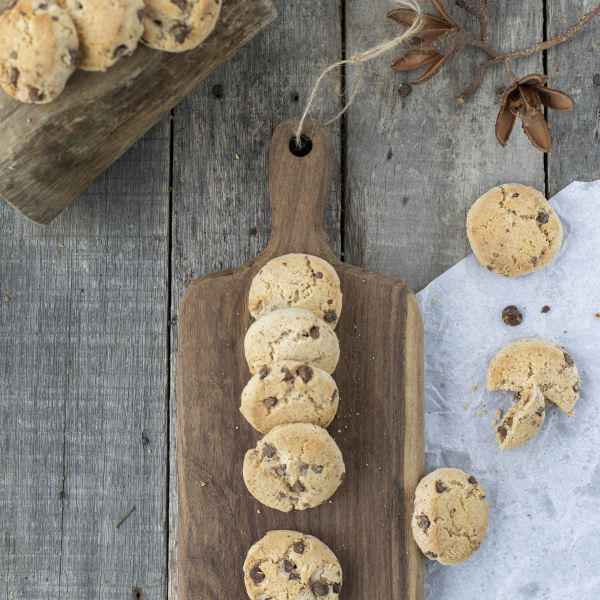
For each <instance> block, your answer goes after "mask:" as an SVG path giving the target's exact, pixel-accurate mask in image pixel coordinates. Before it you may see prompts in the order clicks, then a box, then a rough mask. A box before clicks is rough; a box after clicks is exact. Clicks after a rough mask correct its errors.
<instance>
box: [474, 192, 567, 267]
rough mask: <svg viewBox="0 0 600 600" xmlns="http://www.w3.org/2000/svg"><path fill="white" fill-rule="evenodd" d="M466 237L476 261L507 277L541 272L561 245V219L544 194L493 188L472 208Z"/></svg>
mask: <svg viewBox="0 0 600 600" xmlns="http://www.w3.org/2000/svg"><path fill="white" fill-rule="evenodd" d="M467 235H468V237H469V242H470V244H471V249H472V250H473V253H474V254H475V257H476V258H477V260H478V261H479V262H480V263H481V264H482V265H483V266H484V267H485V268H486V269H488V270H489V271H491V272H492V273H496V274H498V275H505V276H507V277H512V276H514V275H524V274H526V273H531V272H533V271H538V270H539V269H542V268H544V267H545V266H546V265H548V264H550V263H551V262H552V261H553V260H554V257H555V256H556V254H557V253H558V251H559V250H560V247H561V244H562V226H561V223H560V219H559V218H558V215H557V214H556V212H555V211H554V210H553V209H552V207H551V206H550V205H549V204H548V201H547V200H546V198H545V196H544V194H542V193H541V192H538V191H537V190H536V189H534V188H532V187H528V186H526V185H521V184H518V183H507V184H505V185H500V186H498V187H495V188H493V189H491V190H490V191H489V192H487V193H485V194H484V195H483V196H481V198H479V200H477V201H476V202H475V204H473V206H471V209H470V210H469V213H468V214H467Z"/></svg>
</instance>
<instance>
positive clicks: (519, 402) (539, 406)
mask: <svg viewBox="0 0 600 600" xmlns="http://www.w3.org/2000/svg"><path fill="white" fill-rule="evenodd" d="M513 400H514V401H515V404H513V405H512V406H511V407H510V409H509V410H508V411H507V412H506V414H505V415H504V418H503V419H502V421H500V425H498V429H497V432H498V433H497V434H496V441H497V442H498V444H499V445H500V450H508V449H509V448H516V447H517V446H521V445H522V444H524V443H525V442H528V441H529V440H530V439H531V438H532V437H534V436H535V434H536V433H537V432H538V431H539V429H540V427H541V426H542V423H543V422H544V419H545V417H546V403H545V402H544V395H543V394H542V392H540V390H539V389H538V387H537V386H536V385H528V386H527V387H526V388H525V389H524V390H523V392H517V393H516V394H515V395H514V396H513Z"/></svg>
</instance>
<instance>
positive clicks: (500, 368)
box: [487, 338, 580, 413]
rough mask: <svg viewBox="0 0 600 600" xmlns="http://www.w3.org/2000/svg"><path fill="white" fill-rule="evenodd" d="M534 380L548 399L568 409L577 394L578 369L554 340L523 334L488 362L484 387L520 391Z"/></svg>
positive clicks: (575, 400) (568, 410)
mask: <svg viewBox="0 0 600 600" xmlns="http://www.w3.org/2000/svg"><path fill="white" fill-rule="evenodd" d="M528 383H534V384H535V385H536V386H537V387H538V388H539V389H540V390H541V392H542V394H543V396H544V399H545V400H546V402H548V403H552V404H556V406H558V408H560V410H562V411H564V412H566V413H568V412H570V411H572V410H573V407H574V406H575V403H576V402H577V399H578V398H579V390H580V382H579V373H578V372H577V367H576V366H575V361H574V360H573V358H572V357H571V356H570V355H569V354H568V353H567V352H565V350H564V349H563V348H561V347H560V346H558V345H557V344H551V343H550V342H546V341H545V340H540V339H534V338H527V339H523V340H519V341H517V342H513V343H512V344H509V345H508V346H505V347H504V348H502V350H500V352H498V354H496V356H495V357H494V359H493V360H492V362H491V363H490V366H489V369H488V374H487V388H488V390H490V391H491V390H507V391H518V392H522V391H523V390H524V389H525V388H526V386H527V384H528Z"/></svg>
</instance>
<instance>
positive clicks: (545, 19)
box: [542, 0, 550, 198]
mask: <svg viewBox="0 0 600 600" xmlns="http://www.w3.org/2000/svg"><path fill="white" fill-rule="evenodd" d="M548 11H549V6H548V0H542V18H543V25H542V36H543V40H544V42H547V41H548V39H549V36H550V32H549V31H548V28H549V26H550V23H549V18H548ZM542 68H543V69H544V75H546V76H547V77H549V76H550V74H549V73H548V50H544V51H543V52H542ZM544 118H545V119H546V123H548V107H547V106H544ZM548 154H549V153H548V152H544V195H545V196H546V198H548V195H549V191H550V190H549V189H548V188H549V183H548V182H549V178H548V170H549V168H548Z"/></svg>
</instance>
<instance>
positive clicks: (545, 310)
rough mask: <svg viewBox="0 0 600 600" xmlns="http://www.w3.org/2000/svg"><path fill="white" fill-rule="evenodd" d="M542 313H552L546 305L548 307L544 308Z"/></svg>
mask: <svg viewBox="0 0 600 600" xmlns="http://www.w3.org/2000/svg"><path fill="white" fill-rule="evenodd" d="M542 312H543V313H547V312H550V307H549V306H548V305H547V304H546V306H542Z"/></svg>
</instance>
